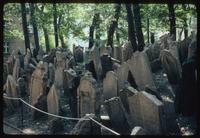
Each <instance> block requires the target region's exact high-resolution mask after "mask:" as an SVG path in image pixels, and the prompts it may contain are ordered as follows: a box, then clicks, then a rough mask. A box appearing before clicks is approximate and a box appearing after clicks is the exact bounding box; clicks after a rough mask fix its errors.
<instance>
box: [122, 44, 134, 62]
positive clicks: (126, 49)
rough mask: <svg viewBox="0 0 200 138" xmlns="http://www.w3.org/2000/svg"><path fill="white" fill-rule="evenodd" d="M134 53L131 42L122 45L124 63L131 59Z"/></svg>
mask: <svg viewBox="0 0 200 138" xmlns="http://www.w3.org/2000/svg"><path fill="white" fill-rule="evenodd" d="M132 53H133V48H132V45H131V42H127V43H125V44H123V45H122V61H123V62H125V61H127V60H128V59H130V58H131V56H132Z"/></svg>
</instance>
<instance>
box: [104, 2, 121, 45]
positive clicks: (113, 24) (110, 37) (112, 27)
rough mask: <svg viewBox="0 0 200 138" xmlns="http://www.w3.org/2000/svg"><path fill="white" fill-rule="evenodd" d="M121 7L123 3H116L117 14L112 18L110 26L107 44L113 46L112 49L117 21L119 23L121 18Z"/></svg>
mask: <svg viewBox="0 0 200 138" xmlns="http://www.w3.org/2000/svg"><path fill="white" fill-rule="evenodd" d="M120 9H121V5H120V4H116V5H115V15H114V17H113V20H112V22H111V24H110V27H109V30H108V41H107V45H108V46H111V48H112V49H113V35H114V32H115V29H116V28H117V23H118V19H119V15H120Z"/></svg>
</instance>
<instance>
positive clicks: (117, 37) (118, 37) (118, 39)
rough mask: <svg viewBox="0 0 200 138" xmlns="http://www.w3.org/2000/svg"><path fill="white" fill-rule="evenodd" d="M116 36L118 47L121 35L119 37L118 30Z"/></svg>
mask: <svg viewBox="0 0 200 138" xmlns="http://www.w3.org/2000/svg"><path fill="white" fill-rule="evenodd" d="M115 34H116V40H117V43H118V45H120V35H119V32H118V30H116V32H115Z"/></svg>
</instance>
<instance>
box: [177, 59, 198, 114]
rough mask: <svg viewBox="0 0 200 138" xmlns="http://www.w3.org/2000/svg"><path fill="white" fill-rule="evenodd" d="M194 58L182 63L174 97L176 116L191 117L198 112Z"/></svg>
mask: <svg viewBox="0 0 200 138" xmlns="http://www.w3.org/2000/svg"><path fill="white" fill-rule="evenodd" d="M196 62H197V61H196V58H195V56H194V57H193V58H190V59H189V60H187V61H185V62H183V66H182V78H181V79H180V82H179V83H178V88H177V91H176V96H175V109H176V112H177V113H178V114H182V115H183V116H192V115H194V114H196V113H197V112H198V109H199V108H198V98H197V97H198V83H197V78H196V75H195V74H196V71H197V63H196Z"/></svg>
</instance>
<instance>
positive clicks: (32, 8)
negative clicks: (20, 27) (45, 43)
mask: <svg viewBox="0 0 200 138" xmlns="http://www.w3.org/2000/svg"><path fill="white" fill-rule="evenodd" d="M30 12H31V23H32V25H33V33H34V40H35V48H36V56H37V54H38V51H39V48H40V46H39V38H38V29H37V24H36V20H35V15H34V12H35V6H34V4H33V3H30Z"/></svg>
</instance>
